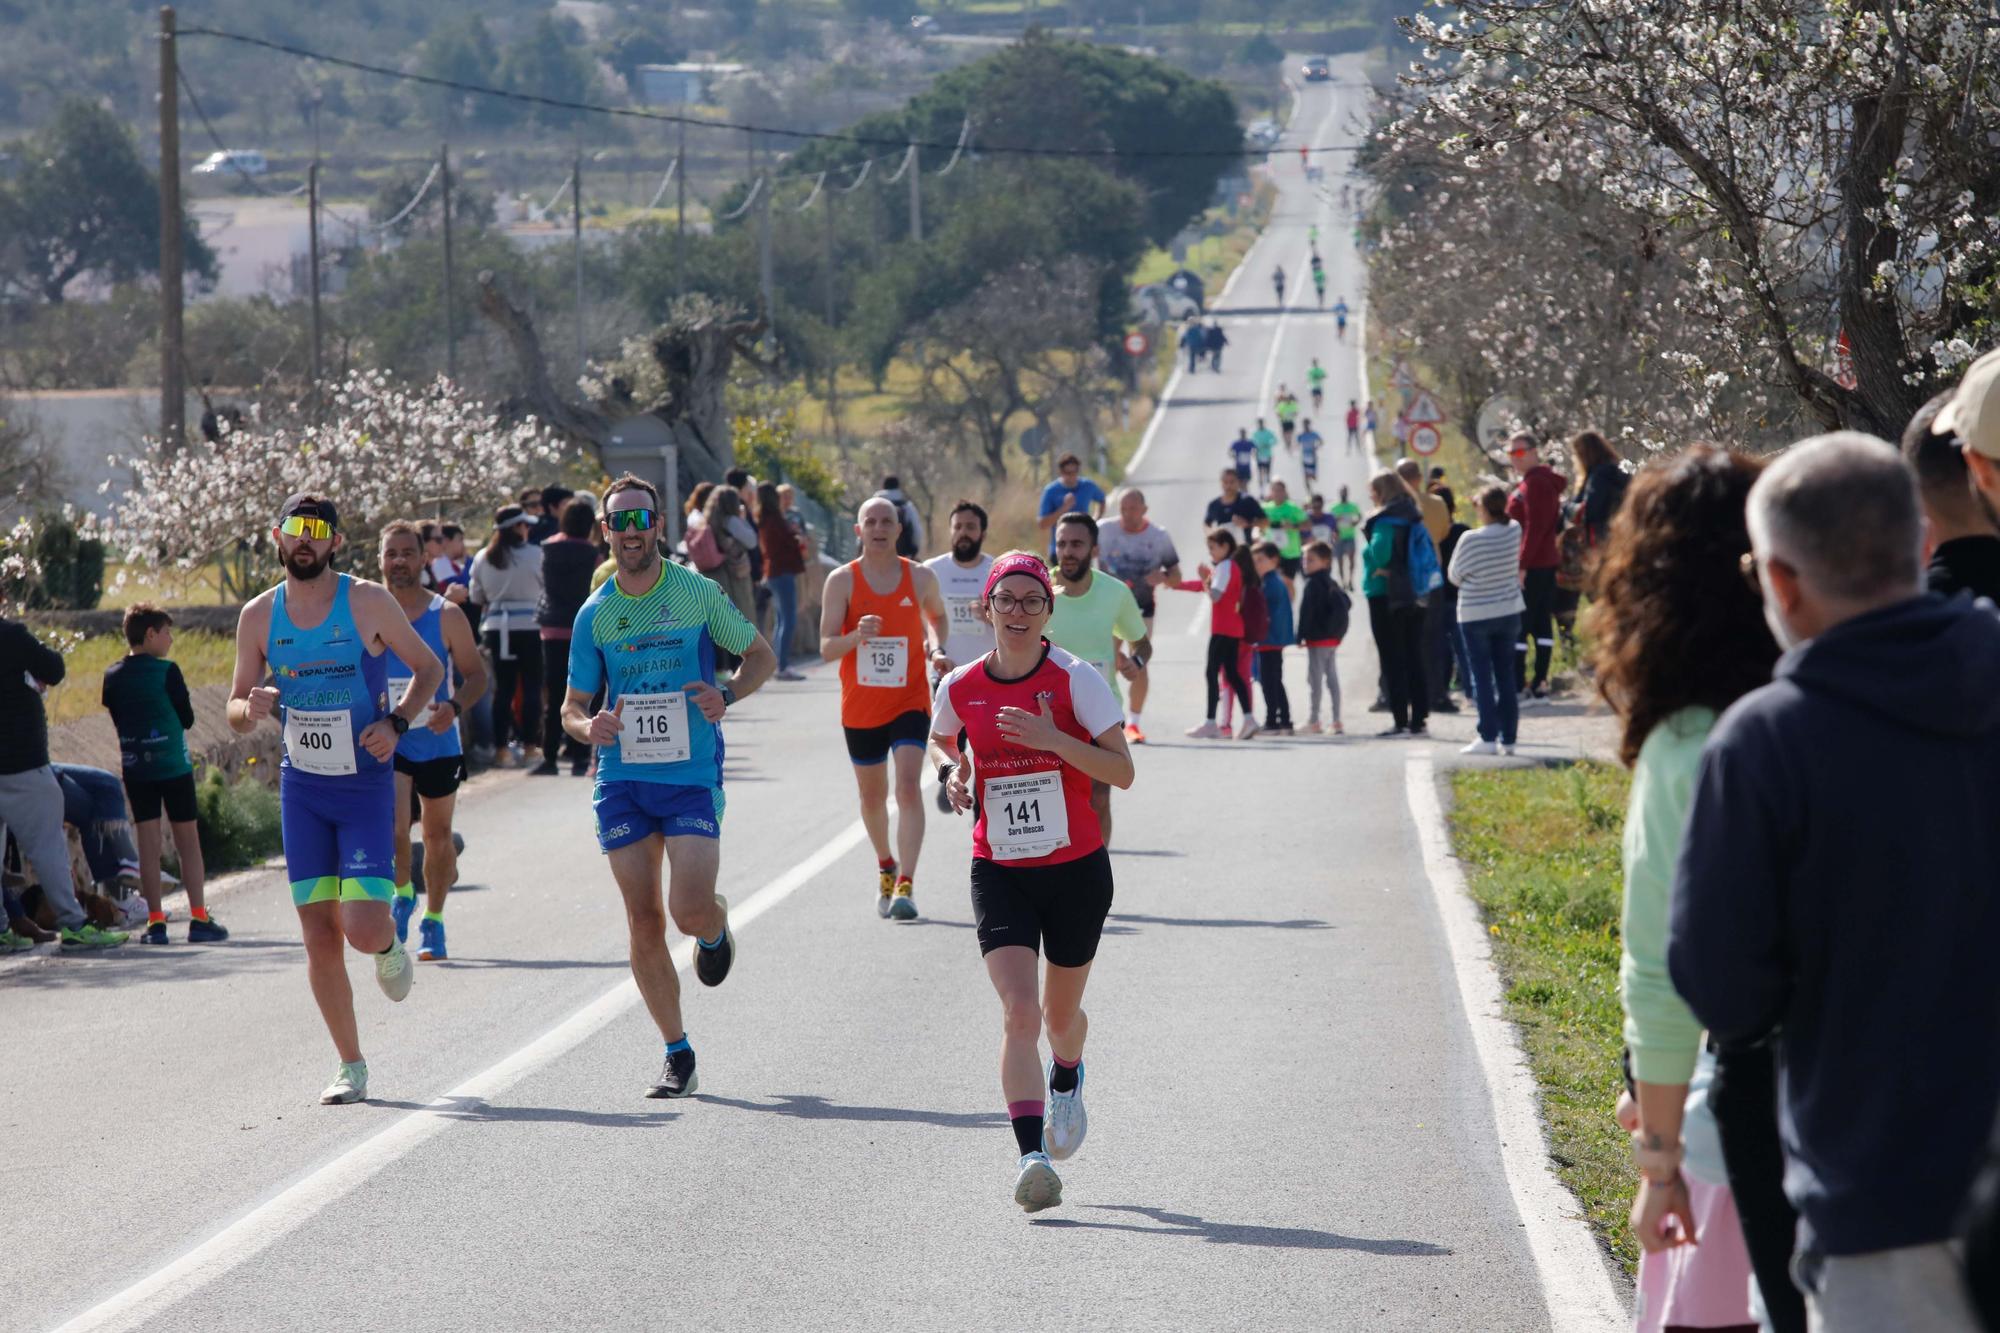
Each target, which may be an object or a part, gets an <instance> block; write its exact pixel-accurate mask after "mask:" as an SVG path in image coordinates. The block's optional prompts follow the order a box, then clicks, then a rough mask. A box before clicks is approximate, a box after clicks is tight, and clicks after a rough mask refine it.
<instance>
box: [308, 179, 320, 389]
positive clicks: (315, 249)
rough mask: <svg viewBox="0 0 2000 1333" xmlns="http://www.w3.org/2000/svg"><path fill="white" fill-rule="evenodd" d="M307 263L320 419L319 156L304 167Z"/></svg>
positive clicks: (313, 384)
mask: <svg viewBox="0 0 2000 1333" xmlns="http://www.w3.org/2000/svg"><path fill="white" fill-rule="evenodd" d="M306 265H307V267H308V268H310V269H311V270H312V273H311V282H310V287H309V290H310V291H311V292H312V414H313V420H314V421H318V420H319V409H320V387H319V378H320V322H319V158H318V156H317V155H315V156H314V158H313V160H312V165H311V166H309V167H307V168H306Z"/></svg>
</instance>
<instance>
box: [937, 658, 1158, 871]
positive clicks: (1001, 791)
mask: <svg viewBox="0 0 2000 1333" xmlns="http://www.w3.org/2000/svg"><path fill="white" fill-rule="evenodd" d="M1044 700H1046V701H1047V702H1048V706H1049V714H1050V716H1052V717H1053V718H1055V722H1056V726H1057V728H1059V729H1060V730H1061V731H1063V732H1064V733H1065V734H1067V735H1070V736H1075V737H1077V738H1078V739H1080V740H1087V741H1088V740H1095V739H1096V738H1097V737H1098V736H1101V735H1103V734H1104V732H1106V731H1108V730H1109V729H1111V728H1112V727H1115V726H1117V725H1118V724H1119V723H1121V722H1123V721H1124V720H1125V713H1124V710H1123V709H1121V708H1120V707H1119V706H1118V701H1117V700H1116V699H1114V698H1112V697H1111V687H1110V686H1109V685H1107V684H1105V683H1104V677H1102V676H1100V675H1098V674H1097V672H1096V671H1095V670H1093V669H1092V668H1091V666H1090V665H1089V664H1088V663H1087V662H1085V661H1083V659H1081V658H1079V657H1077V656H1075V655H1074V654H1072V653H1066V652H1064V651H1063V650H1062V649H1060V648H1057V647H1054V646H1053V645H1051V644H1050V643H1049V641H1048V640H1047V639H1044V640H1042V660H1041V661H1040V662H1038V663H1036V664H1035V669H1034V670H1033V671H1030V672H1029V673H1028V674H1027V675H1025V676H1023V677H1021V678H1020V679H1019V680H1000V679H999V678H997V677H996V676H994V674H993V658H992V657H990V656H988V657H983V658H981V659H980V660H979V661H977V662H974V663H972V664H971V665H969V666H962V667H960V668H958V669H957V670H956V671H954V672H952V673H951V674H950V675H949V676H946V677H945V678H944V683H943V684H942V685H940V686H938V692H937V704H936V707H935V709H934V710H933V712H932V715H931V734H932V735H935V736H955V735H957V734H958V732H959V730H960V729H961V728H963V729H964V731H965V733H966V740H967V742H968V743H969V744H970V746H971V748H972V776H973V790H974V793H975V794H976V795H977V796H978V798H979V820H978V822H977V823H975V824H974V825H973V826H972V854H973V856H974V857H975V858H978V859H981V860H987V861H998V862H1001V863H1003V864H1006V865H1010V866H1053V865H1061V864H1062V863H1063V862H1065V861H1074V860H1077V859H1078V858H1080V857H1085V856H1089V855H1090V854H1091V853H1092V852H1094V851H1096V850H1097V849H1098V848H1099V847H1102V846H1103V845H1104V835H1103V833H1102V831H1101V830H1100V829H1099V828H1098V824H1097V812H1096V811H1095V810H1093V809H1091V808H1090V778H1089V777H1088V776H1086V775H1085V774H1084V773H1082V772H1081V771H1080V770H1078V769H1075V768H1071V767H1070V766H1069V765H1068V764H1065V763H1063V761H1062V760H1060V759H1058V758H1056V756H1054V755H1053V754H1050V753H1049V752H1048V751H1046V750H1025V749H1022V748H1021V747H1019V746H1017V745H1014V744H1013V743H1011V742H1009V741H1007V740H1005V739H1003V738H1002V737H1001V735H1000V727H999V724H998V719H999V715H1000V710H1001V709H1002V708H1010V707H1011V708H1019V709H1022V710H1023V711H1025V712H1030V713H1037V712H1040V711H1041V706H1042V702H1043V701H1044Z"/></svg>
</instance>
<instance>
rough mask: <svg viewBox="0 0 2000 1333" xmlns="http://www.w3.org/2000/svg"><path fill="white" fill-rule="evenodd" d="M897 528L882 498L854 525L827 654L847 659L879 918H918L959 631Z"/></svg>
mask: <svg viewBox="0 0 2000 1333" xmlns="http://www.w3.org/2000/svg"><path fill="white" fill-rule="evenodd" d="M896 529H897V521H896V514H895V508H894V506H892V505H890V504H888V503H887V502H885V501H883V500H881V499H880V498H877V499H872V500H869V501H866V502H865V503H864V504H862V506H861V509H860V512H859V513H858V514H857V515H856V522H855V524H854V532H855V535H856V536H858V537H859V538H860V539H861V554H860V556H859V557H858V558H856V559H855V560H854V561H853V562H852V563H850V564H845V565H842V566H841V567H840V568H839V569H836V570H834V571H833V573H831V574H829V575H828V576H827V580H826V589H825V591H824V592H823V593H822V594H821V601H820V630H819V633H820V656H821V657H823V658H824V659H825V660H827V661H829V662H838V663H840V725H841V728H842V730H844V731H845V732H846V733H847V757H848V759H849V760H850V761H851V762H852V763H853V765H854V783H855V786H856V787H857V788H858V789H859V792H860V796H861V821H862V823H863V824H865V825H866V826H867V828H868V841H869V843H870V844H872V845H873V846H874V848H875V862H876V866H877V868H878V870H879V875H878V877H877V878H878V880H879V888H880V894H879V896H878V898H877V901H876V904H875V914H876V915H877V916H880V917H884V918H890V919H894V920H897V921H914V920H916V918H917V901H916V873H917V855H918V853H920V852H921V851H923V847H924V802H923V795H922V792H923V763H924V746H925V743H926V741H927V740H928V739H929V737H930V730H929V728H930V706H931V691H930V683H929V679H930V678H929V672H928V670H927V667H930V666H939V667H941V666H942V664H943V663H944V662H946V661H948V660H949V658H948V656H947V655H946V654H945V652H944V651H943V649H944V645H945V643H946V641H947V640H948V639H949V638H950V637H951V635H950V630H949V626H950V616H949V613H948V612H947V611H946V610H945V604H944V596H943V594H942V593H941V592H939V590H938V579H937V575H935V574H933V573H932V572H931V571H930V570H928V569H926V568H924V567H923V566H922V565H919V564H915V563H914V562H912V561H909V560H905V559H903V558H901V557H900V556H898V555H897V554H896ZM892 755H893V756H894V758H895V765H894V767H895V786H896V843H895V854H893V855H892V854H891V852H890V844H889V760H890V757H891V756H892ZM899 872H900V873H899Z"/></svg>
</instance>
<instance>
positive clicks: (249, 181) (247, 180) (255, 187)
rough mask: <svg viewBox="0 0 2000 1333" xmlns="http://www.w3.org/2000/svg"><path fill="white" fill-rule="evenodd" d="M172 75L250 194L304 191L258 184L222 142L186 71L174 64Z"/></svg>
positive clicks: (268, 195) (280, 196) (281, 195)
mask: <svg viewBox="0 0 2000 1333" xmlns="http://www.w3.org/2000/svg"><path fill="white" fill-rule="evenodd" d="M174 75H175V77H176V78H177V79H179V81H180V85H181V91H182V92H184V93H186V94H187V99H188V105H189V106H191V107H193V108H194V114H195V116H196V118H197V119H199V120H200V121H201V125H202V128H203V129H205V130H207V131H208V137H209V141H210V142H211V143H213V144H214V145H215V151H216V152H218V153H220V154H222V160H223V161H224V162H225V163H227V164H228V166H229V168H230V169H231V170H232V171H234V172H235V173H236V174H237V175H239V176H241V177H242V178H243V183H244V184H245V185H247V186H249V187H250V192H251V193H252V194H261V195H263V196H265V197H266V198H268V199H289V198H291V197H293V196H295V195H301V194H304V193H305V192H306V187H305V186H304V185H301V186H299V187H298V188H297V189H296V190H271V189H266V188H265V187H264V186H263V185H260V184H259V183H258V181H257V178H256V177H255V176H252V175H251V174H250V172H249V170H248V169H247V168H246V167H244V165H243V163H242V162H240V161H238V160H237V157H236V150H234V149H232V148H231V147H230V146H229V145H228V144H226V143H224V142H223V141H222V135H221V134H219V133H217V132H216V128H215V122H214V121H212V120H210V119H209V118H208V112H207V111H206V110H205V109H204V108H203V107H202V104H201V98H200V97H198V96H196V94H195V91H194V85H193V84H192V83H190V82H188V76H187V71H186V70H184V69H182V68H180V67H179V66H175V68H174Z"/></svg>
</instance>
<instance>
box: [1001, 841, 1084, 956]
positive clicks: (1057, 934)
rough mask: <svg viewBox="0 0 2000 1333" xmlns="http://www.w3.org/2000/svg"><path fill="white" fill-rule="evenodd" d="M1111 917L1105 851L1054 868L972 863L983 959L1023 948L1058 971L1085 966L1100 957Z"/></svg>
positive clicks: (1003, 863)
mask: <svg viewBox="0 0 2000 1333" xmlns="http://www.w3.org/2000/svg"><path fill="white" fill-rule="evenodd" d="M1110 914H1111V853H1110V852H1109V851H1107V850H1105V849H1104V848H1102V847H1099V848H1098V849H1097V850H1096V851H1094V852H1092V853H1091V854H1090V855H1089V856H1084V857H1079V858H1077V859H1076V860H1074V861H1065V862H1063V863H1062V864H1061V865H1053V866H1010V865H1008V864H1006V863H1005V862H1004V861H988V860H986V859H985V858H984V857H974V858H973V859H972V919H973V921H974V923H975V924H977V926H978V927H979V952H980V954H981V955H985V954H989V953H992V952H993V951H994V950H995V949H999V948H1003V947H1005V946H1007V945H1010V944H1020V945H1026V946H1027V947H1028V948H1030V949H1034V950H1036V952H1038V953H1043V954H1045V955H1046V956H1047V958H1048V960H1049V961H1050V962H1051V963H1054V964H1055V965H1056V966H1057V967H1082V966H1083V965H1084V964H1085V963H1088V962H1089V961H1090V960H1091V959H1093V958H1095V957H1097V941H1098V940H1099V939H1100V938H1101V937H1102V936H1103V934H1104V918H1105V917H1107V916H1109V915H1110Z"/></svg>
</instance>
